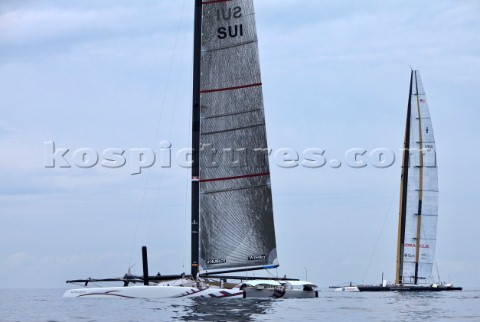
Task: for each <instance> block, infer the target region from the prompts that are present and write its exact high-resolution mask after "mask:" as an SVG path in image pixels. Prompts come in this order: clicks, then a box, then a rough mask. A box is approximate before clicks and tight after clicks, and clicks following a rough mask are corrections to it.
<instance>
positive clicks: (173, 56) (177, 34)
mask: <svg viewBox="0 0 480 322" xmlns="http://www.w3.org/2000/svg"><path fill="white" fill-rule="evenodd" d="M185 2H186V0H183V3H182V9H181V14H180V21H179V23H178V27H177V33H176V37H175V43H174V47H173V51H172V57H171V59H170V63H169V66H168V72H167V77H166V81H165V89H164V95H163V100H162V104H161V107H160V117H159V119H158V122H157V126H156V129H155V136H154V137H155V139H154V142H153V151H155V148H156V142H157V138H158V134H159V130H160V124H161V121H162V118H163V112H164V110H165V108H164V107H165V100H166V95H167V90H168V87H169V83H170V76H171V72H172V65H173V61H174V58H175V53H176V48H177V43H178V38H179V34H180V28H181V25H182V21H183V16H184V12H185ZM149 179H150V175H148V174H147V175H146V179H145V185H144V190H143V196H142V201H141V204H140V212H139V215H138V217H137V218H138V220H137V225H136V228H135V234H134V239H133V242H132V247H131V249H130V260H129V266H130V264H131V262H132V258H133V253H134V247H135V243H136V241H137V240H138V231H139V229H140V221H141V220H142V217H143V212H144V206H145V199H146V193H147V188H148V186H149V182H150V180H149ZM148 226H150V225H148Z"/></svg>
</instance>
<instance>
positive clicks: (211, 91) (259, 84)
mask: <svg viewBox="0 0 480 322" xmlns="http://www.w3.org/2000/svg"><path fill="white" fill-rule="evenodd" d="M257 86H262V83H256V84H249V85H242V86H234V87H225V88H217V89H205V90H203V91H200V93H202V94H205V93H215V92H223V91H233V90H235V89H242V88H248V87H257Z"/></svg>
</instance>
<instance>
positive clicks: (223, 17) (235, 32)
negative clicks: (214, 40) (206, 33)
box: [217, 6, 244, 39]
mask: <svg viewBox="0 0 480 322" xmlns="http://www.w3.org/2000/svg"><path fill="white" fill-rule="evenodd" d="M242 15H243V13H242V7H240V6H236V7H235V8H233V9H232V8H227V9H225V8H222V9H217V21H219V22H223V21H227V22H229V23H230V22H231V21H232V22H235V19H239V18H241V17H242ZM217 33H218V34H217V37H218V38H219V39H226V38H227V37H230V38H235V37H242V36H243V34H244V33H243V24H234V25H229V26H226V27H220V28H218V29H217Z"/></svg>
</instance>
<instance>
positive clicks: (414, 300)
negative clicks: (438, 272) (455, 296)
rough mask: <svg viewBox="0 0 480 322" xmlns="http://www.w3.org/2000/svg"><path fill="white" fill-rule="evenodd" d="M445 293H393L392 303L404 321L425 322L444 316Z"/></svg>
mask: <svg viewBox="0 0 480 322" xmlns="http://www.w3.org/2000/svg"><path fill="white" fill-rule="evenodd" d="M444 299H445V293H437V292H425V293H423V292H418V293H417V292H404V293H402V292H398V293H397V292H395V295H394V297H393V302H394V303H392V304H394V305H395V306H396V307H397V312H398V316H399V318H400V319H401V320H404V321H425V320H431V319H432V317H435V316H437V317H438V316H444V315H445V313H447V312H445V310H444V305H442V304H443V300H444Z"/></svg>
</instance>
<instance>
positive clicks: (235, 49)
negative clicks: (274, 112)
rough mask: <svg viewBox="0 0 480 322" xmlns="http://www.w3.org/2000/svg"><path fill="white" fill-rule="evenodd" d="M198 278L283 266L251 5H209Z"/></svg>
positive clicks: (212, 1) (210, 0)
mask: <svg viewBox="0 0 480 322" xmlns="http://www.w3.org/2000/svg"><path fill="white" fill-rule="evenodd" d="M202 5H203V16H202V57H201V82H200V84H201V85H200V87H201V92H200V93H201V99H200V102H201V121H200V147H201V149H200V178H199V180H200V258H199V266H200V271H207V270H208V271H209V272H211V271H216V270H222V271H225V270H226V271H228V270H230V269H232V270H233V269H238V268H254V267H273V266H275V265H278V263H277V254H276V243H275V230H274V222H273V210H272V193H271V188H270V170H269V164H268V158H267V139H266V131H265V117H264V110H263V96H262V83H261V77H260V64H259V56H258V45H257V35H256V27H255V15H254V7H253V1H252V0H231V1H221V0H205V1H203V3H202Z"/></svg>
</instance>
